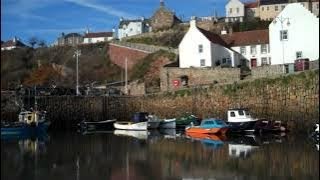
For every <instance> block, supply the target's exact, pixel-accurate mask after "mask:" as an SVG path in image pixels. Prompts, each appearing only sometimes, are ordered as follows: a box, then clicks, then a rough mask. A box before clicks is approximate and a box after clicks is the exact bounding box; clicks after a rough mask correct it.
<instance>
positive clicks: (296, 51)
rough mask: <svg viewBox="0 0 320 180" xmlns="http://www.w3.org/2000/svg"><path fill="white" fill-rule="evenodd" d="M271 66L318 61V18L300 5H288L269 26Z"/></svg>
mask: <svg viewBox="0 0 320 180" xmlns="http://www.w3.org/2000/svg"><path fill="white" fill-rule="evenodd" d="M269 41H270V52H271V60H272V61H271V64H287V63H294V60H296V59H300V58H309V59H310V60H316V59H319V18H317V17H316V16H315V15H314V14H312V13H311V12H310V11H309V10H308V9H306V8H305V7H303V6H302V5H301V4H300V3H292V4H288V5H287V6H286V7H285V8H284V10H283V11H282V12H281V13H280V14H279V15H278V16H277V17H276V18H275V19H274V20H273V21H272V23H270V25H269Z"/></svg>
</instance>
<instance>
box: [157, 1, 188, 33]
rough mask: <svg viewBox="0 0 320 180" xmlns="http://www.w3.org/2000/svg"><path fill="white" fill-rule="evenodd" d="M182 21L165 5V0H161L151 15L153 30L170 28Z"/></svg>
mask: <svg viewBox="0 0 320 180" xmlns="http://www.w3.org/2000/svg"><path fill="white" fill-rule="evenodd" d="M181 22H182V21H181V20H180V19H179V18H178V17H177V16H176V15H175V14H174V12H172V11H170V10H169V9H168V8H166V7H165V5H164V1H163V0H160V7H159V8H158V9H157V10H156V11H155V13H154V14H153V16H152V17H151V27H152V31H158V30H163V29H169V28H171V27H173V26H174V25H176V24H179V23H181Z"/></svg>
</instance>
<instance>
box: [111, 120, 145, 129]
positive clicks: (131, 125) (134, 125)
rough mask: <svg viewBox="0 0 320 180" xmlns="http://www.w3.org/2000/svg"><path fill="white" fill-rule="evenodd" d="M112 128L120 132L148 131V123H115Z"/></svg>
mask: <svg viewBox="0 0 320 180" xmlns="http://www.w3.org/2000/svg"><path fill="white" fill-rule="evenodd" d="M113 125H114V128H116V129H122V130H136V131H145V130H147V129H148V122H147V121H145V122H137V123H135V122H121V121H118V122H115V123H114V124H113Z"/></svg>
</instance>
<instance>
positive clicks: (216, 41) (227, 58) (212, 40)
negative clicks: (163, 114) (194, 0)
mask: <svg viewBox="0 0 320 180" xmlns="http://www.w3.org/2000/svg"><path fill="white" fill-rule="evenodd" d="M240 56H241V55H240V54H239V53H237V52H235V51H233V50H231V49H230V48H228V45H227V44H226V43H225V42H224V40H223V39H222V38H221V37H220V36H219V35H217V34H215V33H212V32H209V31H206V30H203V29H201V28H198V27H197V26H196V20H195V18H193V19H192V20H191V21H190V28H189V30H188V32H187V33H186V34H185V36H184V37H183V39H182V41H181V42H180V44H179V59H180V62H179V67H180V68H190V67H215V66H217V65H222V64H226V65H230V66H232V67H236V66H237V65H239V59H240Z"/></svg>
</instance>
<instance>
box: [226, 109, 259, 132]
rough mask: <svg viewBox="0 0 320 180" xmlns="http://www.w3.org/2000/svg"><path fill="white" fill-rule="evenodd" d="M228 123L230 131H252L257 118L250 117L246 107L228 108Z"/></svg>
mask: <svg viewBox="0 0 320 180" xmlns="http://www.w3.org/2000/svg"><path fill="white" fill-rule="evenodd" d="M227 114H228V121H227V123H228V125H230V129H229V130H230V131H231V132H241V131H247V132H254V131H255V125H256V123H257V122H258V120H259V119H255V118H253V117H251V114H250V113H249V111H248V110H247V109H242V108H239V109H229V110H228V113H227Z"/></svg>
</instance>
